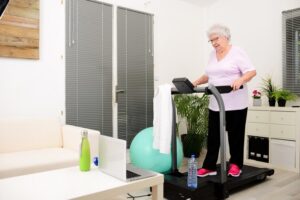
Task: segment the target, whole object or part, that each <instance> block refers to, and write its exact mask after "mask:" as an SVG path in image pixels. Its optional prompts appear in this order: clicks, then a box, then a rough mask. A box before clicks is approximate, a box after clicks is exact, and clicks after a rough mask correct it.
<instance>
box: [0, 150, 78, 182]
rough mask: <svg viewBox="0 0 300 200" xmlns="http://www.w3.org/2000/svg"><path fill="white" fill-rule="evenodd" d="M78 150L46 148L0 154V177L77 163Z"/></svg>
mask: <svg viewBox="0 0 300 200" xmlns="http://www.w3.org/2000/svg"><path fill="white" fill-rule="evenodd" d="M78 160H79V155H78V152H75V151H72V150H70V149H65V148H47V149H39V150H31V151H21V152H13V153H1V154H0V163H1V164H0V178H6V177H11V176H18V175H24V174H28V173H34V172H40V171H46V170H52V169H58V168H64V167H70V166H75V165H78Z"/></svg>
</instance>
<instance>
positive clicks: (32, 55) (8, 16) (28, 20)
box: [0, 0, 39, 59]
mask: <svg viewBox="0 0 300 200" xmlns="http://www.w3.org/2000/svg"><path fill="white" fill-rule="evenodd" d="M0 56H2V57H12V58H29V59H39V0H10V1H9V4H8V7H7V9H6V11H5V13H4V15H3V16H2V18H1V20H0Z"/></svg>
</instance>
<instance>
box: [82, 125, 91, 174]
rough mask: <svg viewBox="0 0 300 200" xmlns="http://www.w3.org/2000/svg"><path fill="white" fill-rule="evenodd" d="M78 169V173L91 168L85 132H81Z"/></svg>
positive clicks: (88, 144) (88, 145)
mask: <svg viewBox="0 0 300 200" xmlns="http://www.w3.org/2000/svg"><path fill="white" fill-rule="evenodd" d="M79 168H80V171H89V170H90V168H91V152H90V143H89V140H88V132H87V130H84V131H82V132H81V144H80V158H79Z"/></svg>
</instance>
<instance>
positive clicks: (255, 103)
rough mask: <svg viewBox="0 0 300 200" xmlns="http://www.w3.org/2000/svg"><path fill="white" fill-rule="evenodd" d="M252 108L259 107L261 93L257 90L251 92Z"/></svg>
mask: <svg viewBox="0 0 300 200" xmlns="http://www.w3.org/2000/svg"><path fill="white" fill-rule="evenodd" d="M252 97H253V106H261V92H260V91H258V90H253V92H252Z"/></svg>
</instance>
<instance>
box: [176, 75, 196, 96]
mask: <svg viewBox="0 0 300 200" xmlns="http://www.w3.org/2000/svg"><path fill="white" fill-rule="evenodd" d="M172 82H173V84H174V85H175V87H176V88H177V90H178V92H179V93H193V92H195V91H194V85H193V84H192V83H191V81H189V79H187V78H174V79H173V81H172Z"/></svg>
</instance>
